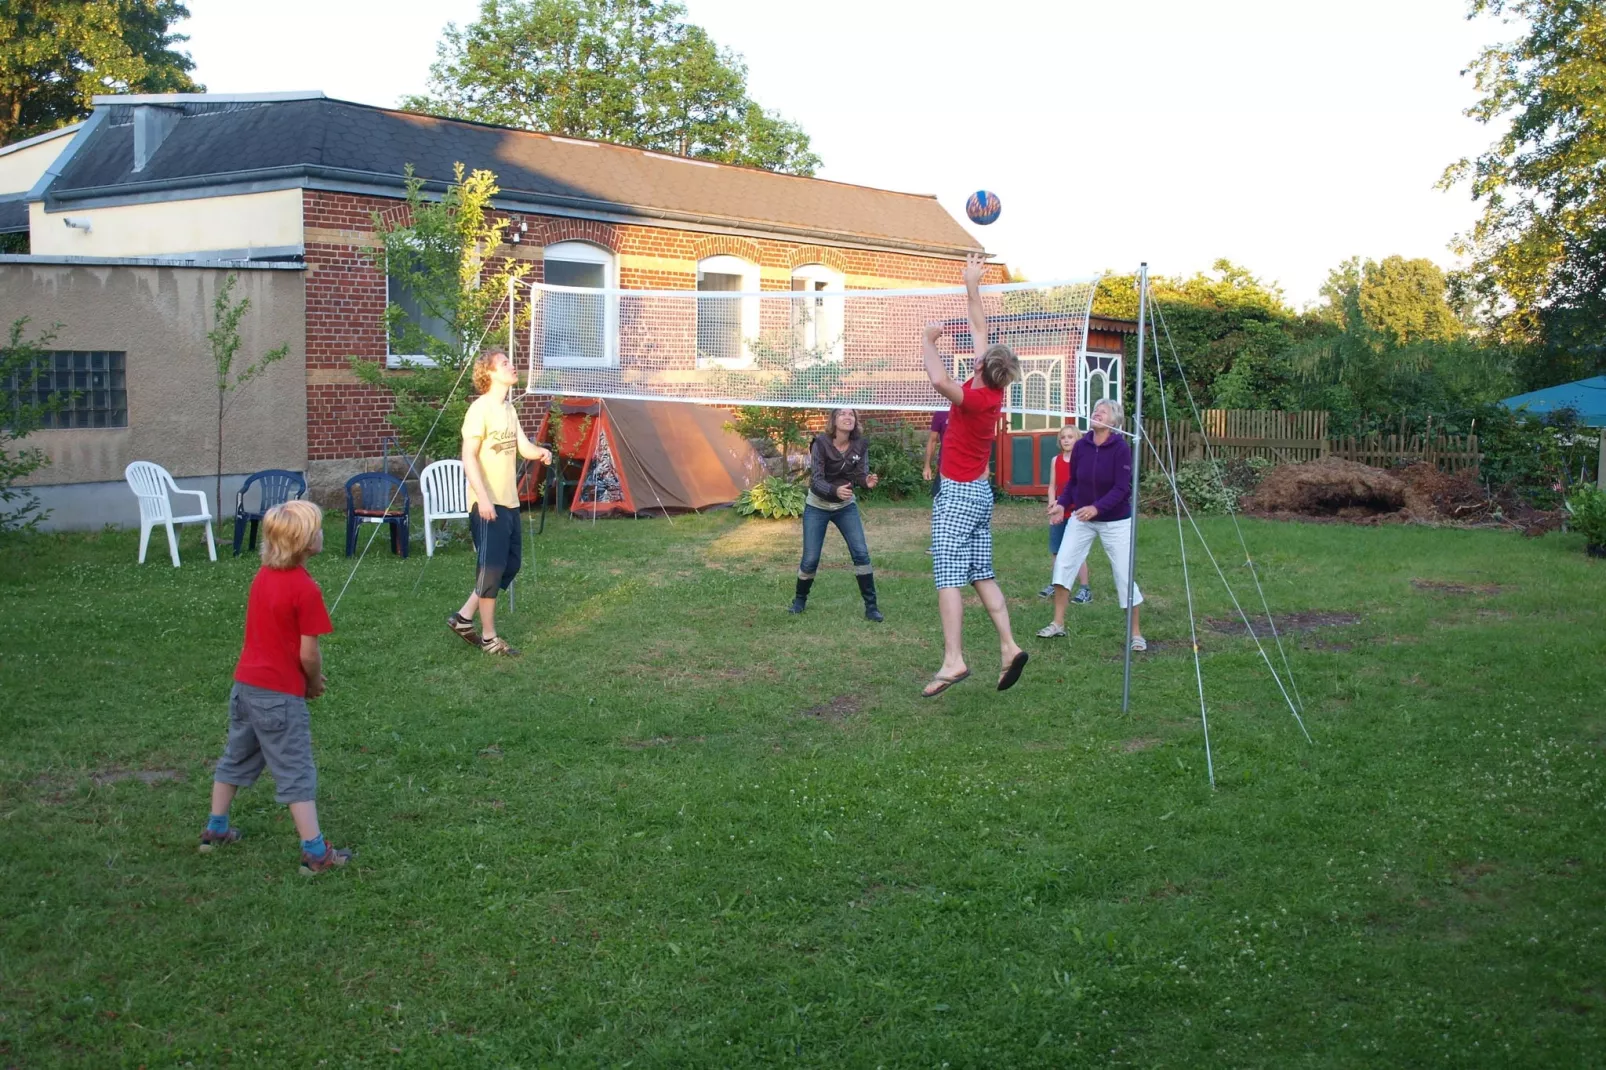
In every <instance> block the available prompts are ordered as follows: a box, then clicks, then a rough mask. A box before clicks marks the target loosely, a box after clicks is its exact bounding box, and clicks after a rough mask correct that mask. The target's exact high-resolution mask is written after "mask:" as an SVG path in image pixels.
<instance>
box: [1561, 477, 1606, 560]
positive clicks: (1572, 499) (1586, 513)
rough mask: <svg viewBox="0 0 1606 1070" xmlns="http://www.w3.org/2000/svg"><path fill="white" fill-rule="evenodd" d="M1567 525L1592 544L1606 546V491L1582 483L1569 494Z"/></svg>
mask: <svg viewBox="0 0 1606 1070" xmlns="http://www.w3.org/2000/svg"><path fill="white" fill-rule="evenodd" d="M1567 514H1568V515H1567V526H1568V527H1570V528H1572V530H1574V531H1576V532H1578V533H1579V534H1580V535H1582V536H1583V537H1584V539H1585V541H1586V542H1588V543H1589V545H1590V546H1599V547H1606V491H1602V490H1598V489H1596V488H1595V487H1591V486H1589V485H1588V484H1587V483H1586V484H1581V485H1579V486H1576V487H1574V488H1573V489H1572V491H1571V492H1570V493H1568V495H1567Z"/></svg>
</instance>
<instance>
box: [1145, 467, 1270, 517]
mask: <svg viewBox="0 0 1606 1070" xmlns="http://www.w3.org/2000/svg"><path fill="white" fill-rule="evenodd" d="M1272 467H1274V462H1272V461H1268V460H1266V459H1265V458H1262V457H1249V458H1244V459H1237V458H1233V459H1229V460H1214V461H1211V460H1198V461H1183V462H1182V463H1181V464H1179V465H1177V490H1178V491H1179V492H1180V493H1181V494H1182V501H1183V503H1184V504H1186V505H1187V507H1188V509H1189V511H1191V512H1193V513H1198V514H1211V513H1227V512H1237V511H1238V503H1239V502H1240V501H1242V500H1243V498H1244V497H1245V496H1247V495H1249V494H1250V493H1252V492H1253V491H1254V489H1255V488H1256V487H1257V486H1259V485H1260V477H1261V476H1262V475H1264V474H1265V472H1266V470H1267V469H1268V468H1272ZM1138 497H1139V504H1140V505H1141V506H1142V507H1143V508H1144V509H1145V510H1148V511H1150V512H1156V513H1169V512H1171V510H1172V499H1171V483H1170V481H1169V480H1168V479H1167V478H1166V474H1165V473H1164V472H1163V471H1161V470H1160V469H1159V468H1158V467H1152V466H1151V467H1150V468H1148V469H1147V470H1146V471H1145V472H1144V473H1143V476H1142V482H1141V484H1140V486H1139V488H1138Z"/></svg>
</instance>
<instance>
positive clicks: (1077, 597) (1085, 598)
mask: <svg viewBox="0 0 1606 1070" xmlns="http://www.w3.org/2000/svg"><path fill="white" fill-rule="evenodd" d="M1071 601H1073V602H1075V603H1076V604H1077V605H1079V606H1082V605H1086V604H1087V603H1089V602H1091V601H1093V591H1092V589H1091V588H1088V587H1078V588H1077V589H1076V593H1075V594H1073V595H1071Z"/></svg>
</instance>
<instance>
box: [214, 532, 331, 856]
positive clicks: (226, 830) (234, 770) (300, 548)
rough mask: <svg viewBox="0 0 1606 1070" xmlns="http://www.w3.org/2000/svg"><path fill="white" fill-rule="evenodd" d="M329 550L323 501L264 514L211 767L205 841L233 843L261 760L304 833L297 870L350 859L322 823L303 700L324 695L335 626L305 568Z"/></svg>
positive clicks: (309, 725) (277, 794) (308, 714)
mask: <svg viewBox="0 0 1606 1070" xmlns="http://www.w3.org/2000/svg"><path fill="white" fill-rule="evenodd" d="M322 549H323V510H321V509H319V508H318V507H317V506H316V505H313V504H312V503H311V502H304V501H292V502H285V503H284V504H283V505H276V506H274V507H273V508H272V509H269V510H268V512H267V515H266V516H264V517H263V518H262V568H261V569H260V570H259V571H258V572H257V574H256V579H254V580H252V581H251V594H250V596H249V597H248V599H247V601H246V605H245V645H244V646H243V647H242V648H241V650H240V660H239V662H238V663H237V664H236V665H235V666H234V689H233V690H232V691H231V692H230V693H229V738H228V743H227V744H226V745H225V747H224V750H223V757H222V758H221V759H219V760H218V763H217V770H216V772H214V773H213V774H212V816H211V819H210V820H209V821H207V823H206V828H205V829H204V830H203V831H202V832H201V850H202V851H210V850H211V849H212V848H213V847H216V846H219V845H221V844H228V843H234V842H235V841H236V840H238V839H239V838H240V835H241V833H240V830H239V829H237V828H231V827H230V825H229V806H230V804H231V803H233V802H234V793H235V792H236V791H237V790H239V789H240V788H244V787H250V786H251V785H252V784H254V783H256V779H257V777H259V776H261V775H262V768H263V766H264V765H265V766H267V768H268V770H269V771H270V772H272V773H273V783H274V787H275V789H276V790H275V794H274V797H275V798H277V799H278V801H279V802H282V803H288V804H289V805H290V817H291V818H292V819H293V820H294V821H295V823H296V832H297V834H299V835H300V837H301V872H302V873H306V874H313V873H319V872H322V871H323V870H326V869H332V868H334V867H336V866H343V865H345V864H346V863H347V862H349V861H350V860H351V852H350V851H343V850H340V849H338V848H334V847H330V846H329V845H328V844H327V843H325V842H324V839H323V833H322V832H320V831H319V830H318V805H317V803H315V802H314V801H313V799H314V797H315V796H316V795H317V788H318V771H317V770H316V769H315V768H314V767H313V764H312V714H311V712H310V711H309V710H308V709H307V699H310V698H317V697H318V696H319V695H321V694H323V691H324V686H325V684H326V683H327V681H326V680H325V679H324V675H323V653H322V652H321V651H320V650H319V649H318V636H320V635H327V634H329V633H330V632H332V631H334V625H333V624H331V623H330V622H329V611H328V610H327V609H325V608H324V604H323V592H322V591H320V590H319V589H318V584H317V583H316V582H314V580H313V578H312V577H311V576H310V575H309V574H308V573H307V570H306V567H305V564H306V560H307V558H309V557H311V556H312V555H313V554H315V553H318V552H319V551H320V550H322Z"/></svg>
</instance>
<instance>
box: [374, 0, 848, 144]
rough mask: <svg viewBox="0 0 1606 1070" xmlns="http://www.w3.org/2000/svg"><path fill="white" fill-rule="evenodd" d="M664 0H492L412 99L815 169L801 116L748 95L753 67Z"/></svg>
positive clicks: (453, 110) (442, 51) (525, 122)
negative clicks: (783, 113)
mask: <svg viewBox="0 0 1606 1070" xmlns="http://www.w3.org/2000/svg"><path fill="white" fill-rule="evenodd" d="M684 14H685V9H684V8H682V7H681V6H680V5H679V4H676V3H673V2H662V0H481V2H480V17H479V18H478V19H477V20H476V21H475V22H473V23H471V24H470V25H469V26H468V27H467V28H466V29H459V28H458V27H457V25H456V24H455V23H448V24H447V26H446V31H445V36H444V39H443V40H442V41H441V43H440V44H439V46H438V47H437V57H438V58H437V59H436V61H435V63H434V64H433V65H432V66H431V67H430V80H429V91H428V92H427V93H426V94H424V95H422V96H413V97H407V98H405V99H404V100H403V102H402V106H403V107H406V108H411V109H414V110H417V111H425V112H430V113H432V114H436V115H447V116H452V117H454V118H461V119H471V120H474V121H476V122H485V123H497V124H500V125H503V126H518V127H524V128H526V129H531V130H542V131H546V132H548V133H552V134H560V135H563V136H566V137H580V138H593V139H597V140H601V141H612V142H617V143H619V144H623V145H634V146H637V147H639V148H644V149H653V150H655V151H659V152H671V153H676V154H678V155H681V156H692V157H698V158H702V159H709V160H719V161H721V162H724V163H735V164H746V165H750V166H754V167H764V168H768V169H769V170H772V171H783V172H786V173H788V174H797V175H812V174H813V173H814V171H815V169H816V168H817V167H819V166H820V159H819V157H818V156H816V155H814V153H813V152H811V151H810V150H809V138H808V135H807V134H805V133H804V132H803V130H802V129H801V128H800V127H798V126H797V125H796V124H794V123H790V122H787V121H786V120H784V119H782V118H780V117H779V116H778V115H776V114H774V113H773V112H769V111H766V110H764V109H763V108H762V107H760V106H759V105H758V104H757V103H755V102H754V101H753V100H752V99H751V98H749V97H748V95H747V67H746V65H745V64H744V63H743V62H742V59H741V57H739V56H738V55H736V54H735V53H733V52H731V51H730V50H728V49H722V48H720V47H719V46H718V45H716V44H715V43H714V42H713V41H712V40H711V39H710V38H709V36H708V34H707V32H706V31H704V30H703V29H702V28H701V27H699V26H694V25H692V24H690V23H687V22H685V21H683V20H682V16H683V15H684Z"/></svg>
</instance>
